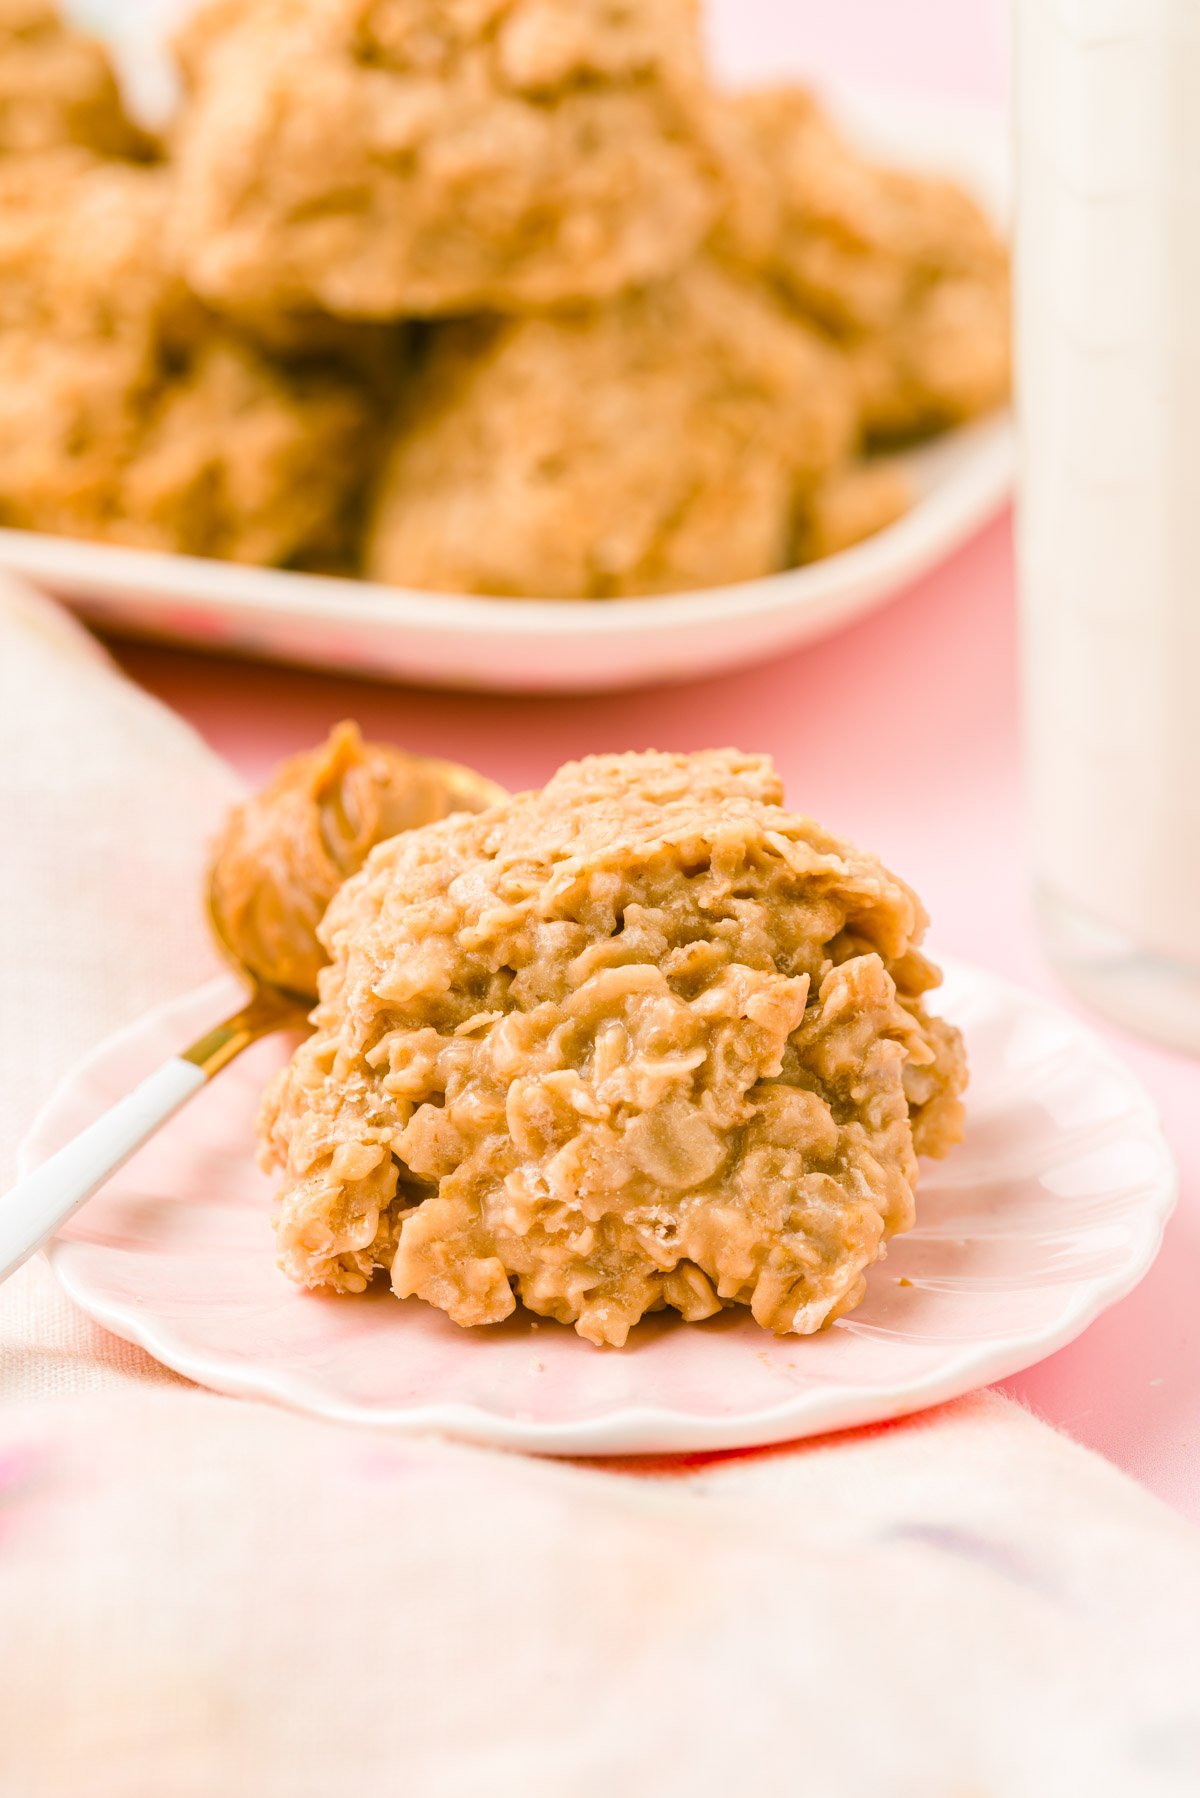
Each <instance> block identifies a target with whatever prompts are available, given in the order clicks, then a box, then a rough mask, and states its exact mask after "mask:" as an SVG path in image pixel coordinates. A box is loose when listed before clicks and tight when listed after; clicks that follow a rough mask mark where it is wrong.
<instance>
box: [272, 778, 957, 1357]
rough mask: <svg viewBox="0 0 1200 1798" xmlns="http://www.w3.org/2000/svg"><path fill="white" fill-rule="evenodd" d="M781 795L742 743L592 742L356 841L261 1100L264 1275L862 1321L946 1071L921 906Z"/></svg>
mask: <svg viewBox="0 0 1200 1798" xmlns="http://www.w3.org/2000/svg"><path fill="white" fill-rule="evenodd" d="M782 799H783V792H782V788H781V785H780V782H779V780H778V778H777V776H776V774H775V772H774V770H773V768H772V766H771V764H770V763H769V761H767V760H766V759H765V758H762V757H755V756H747V755H742V754H739V753H737V752H736V751H733V750H722V751H712V752H707V753H704V754H700V755H694V756H674V755H660V754H656V753H647V754H644V755H623V756H600V757H593V758H590V759H588V760H586V761H582V762H578V763H572V764H569V765H568V766H566V767H564V768H562V769H560V771H559V772H558V774H556V775H555V776H554V778H553V779H552V780H551V781H550V782H549V784H548V785H547V786H546V787H545V788H544V790H542V791H541V792H533V793H524V794H519V795H517V796H516V797H515V798H512V799H510V800H508V801H506V802H505V803H504V804H502V805H500V806H497V807H495V808H493V809H492V810H490V811H489V812H487V813H485V814H483V815H482V816H478V817H464V816H460V817H456V818H450V819H447V820H445V821H443V822H441V823H438V824H432V825H428V826H426V827H424V828H422V829H419V830H416V831H412V832H409V833H407V834H406V835H404V836H402V837H397V838H393V839H392V840H391V841H389V842H387V843H385V844H383V845H382V846H380V847H379V848H377V849H376V850H374V851H373V853H372V854H371V855H370V856H369V858H368V860H367V862H366V865H365V867H364V868H363V869H362V871H361V872H360V873H359V874H358V875H356V876H355V877H354V878H353V879H351V880H350V881H348V882H347V883H346V884H345V885H344V886H343V887H342V888H341V890H340V892H339V893H338V895H337V897H336V899H335V900H334V901H333V903H332V905H331V906H330V909H329V912H328V914H327V915H326V917H325V919H324V921H323V923H322V924H321V926H320V927H319V932H318V934H319V937H320V940H321V942H322V943H323V945H324V947H325V949H326V950H327V951H328V953H329V956H330V958H331V965H330V966H329V968H328V969H326V970H325V971H324V972H323V973H322V975H321V981H320V987H321V1002H320V1004H319V1005H318V1007H317V1009H316V1012H315V1013H314V1022H315V1026H316V1028H315V1032H314V1034H313V1036H312V1037H311V1038H309V1040H308V1041H306V1042H305V1043H303V1044H302V1045H301V1046H300V1048H299V1049H298V1050H297V1051H296V1053H295V1055H294V1056H293V1059H292V1062H291V1064H290V1066H289V1067H288V1068H287V1069H286V1070H284V1072H283V1073H282V1074H281V1076H280V1077H279V1078H278V1080H277V1081H276V1082H275V1083H274V1085H273V1087H272V1089H271V1090H270V1092H269V1093H268V1096H267V1100H266V1103H265V1106H264V1112H263V1119H262V1131H263V1139H264V1157H265V1160H266V1162H267V1164H268V1165H270V1166H275V1167H278V1168H280V1169H281V1170H282V1173H283V1185H282V1193H281V1202H280V1209H279V1219H278V1245H279V1256H280V1263H281V1266H282V1267H283V1269H284V1271H285V1272H286V1273H287V1274H288V1275H289V1276H290V1277H291V1278H292V1279H294V1280H296V1281H298V1282H299V1283H301V1284H304V1285H308V1286H314V1287H330V1288H334V1289H340V1290H342V1291H346V1292H361V1291H362V1290H364V1289H365V1287H366V1286H367V1284H368V1282H369V1281H370V1279H371V1277H372V1275H373V1274H374V1273H375V1271H376V1270H377V1269H379V1268H386V1269H388V1270H389V1271H390V1275H391V1281H392V1285H393V1287H394V1289H395V1291H396V1293H397V1294H398V1295H399V1296H401V1297H409V1296H414V1295H415V1296H417V1297H420V1298H423V1299H425V1300H427V1301H428V1302H429V1303H430V1304H433V1305H436V1306H438V1307H440V1308H441V1309H442V1310H444V1311H446V1312H447V1313H448V1314H449V1316H450V1317H451V1318H453V1319H454V1321H455V1322H456V1323H459V1324H463V1325H474V1324H484V1323H494V1322H497V1321H499V1320H500V1319H502V1318H504V1317H506V1316H507V1315H508V1314H509V1313H511V1312H512V1311H513V1310H514V1308H515V1306H516V1303H517V1300H518V1299H520V1300H521V1301H522V1302H523V1303H524V1304H525V1305H526V1306H527V1307H529V1308H530V1309H531V1310H533V1311H536V1312H539V1313H541V1314H543V1315H545V1316H549V1317H554V1318H557V1319H559V1320H561V1321H562V1322H565V1323H573V1324H574V1325H575V1327H576V1329H577V1330H578V1331H579V1333H580V1334H581V1335H583V1336H585V1337H586V1338H587V1339H588V1340H590V1341H591V1342H594V1343H597V1344H604V1343H607V1344H613V1345H616V1346H620V1345H621V1344H623V1343H624V1342H625V1339H626V1337H627V1335H628V1332H629V1330H630V1328H631V1327H632V1325H633V1324H635V1323H636V1322H637V1320H638V1319H639V1318H640V1317H641V1316H642V1315H643V1314H644V1313H646V1312H648V1311H654V1310H659V1309H661V1308H663V1307H664V1306H671V1307H673V1308H674V1309H675V1310H677V1311H678V1312H680V1313H681V1315H682V1316H683V1317H684V1318H686V1319H688V1320H696V1319H700V1318H704V1317H708V1316H711V1315H712V1314H713V1313H714V1312H716V1311H718V1310H720V1309H721V1308H722V1307H723V1306H727V1305H735V1304H741V1305H747V1306H749V1307H750V1309H751V1311H752V1313H753V1315H754V1317H755V1319H756V1320H757V1321H758V1322H759V1323H760V1324H762V1325H763V1326H764V1327H765V1328H768V1329H771V1330H774V1331H777V1332H780V1333H784V1332H798V1333H800V1334H808V1333H810V1332H812V1331H814V1330H817V1329H819V1328H821V1327H822V1326H823V1325H824V1324H827V1323H829V1322H831V1321H832V1320H833V1319H834V1318H836V1317H838V1316H840V1315H842V1314H843V1313H845V1312H846V1311H848V1310H850V1309H851V1308H852V1307H853V1306H854V1305H856V1304H857V1303H858V1302H859V1300H860V1299H861V1298H862V1296H863V1292H864V1290H865V1276H866V1272H867V1269H868V1268H869V1267H870V1266H871V1264H872V1263H873V1262H874V1261H875V1260H877V1259H878V1258H879V1256H880V1255H881V1253H882V1252H883V1246H884V1243H885V1242H886V1239H887V1238H888V1237H889V1236H891V1235H893V1234H894V1233H896V1232H897V1231H901V1230H905V1229H907V1228H909V1227H910V1225H911V1224H912V1221H913V1190H914V1186H915V1184H916V1179H917V1154H918V1153H919V1152H926V1153H932V1154H941V1153H944V1152H945V1151H946V1150H947V1149H948V1148H949V1147H950V1146H951V1145H952V1144H953V1143H954V1142H956V1141H957V1140H958V1138H959V1135H960V1132H961V1121H962V1110H961V1104H960V1097H959V1095H960V1094H961V1092H962V1090H963V1087H964V1086H965V1084H966V1068H965V1061H964V1056H963V1049H962V1043H961V1040H960V1038H959V1035H958V1033H957V1031H955V1030H954V1029H953V1028H952V1027H951V1026H949V1025H948V1024H946V1023H944V1022H943V1021H942V1020H940V1019H938V1018H936V1017H931V1016H930V1015H929V1014H928V1013H927V1012H926V1009H925V1004H924V995H925V993H926V992H927V990H928V989H929V988H930V987H932V986H934V985H936V984H937V981H938V979H939V976H938V973H937V970H936V969H935V968H934V967H933V966H932V965H931V964H930V963H929V962H928V961H927V960H926V959H925V958H924V957H923V956H922V955H921V953H920V951H919V948H918V945H919V943H920V940H921V937H922V934H923V932H924V928H925V922H926V919H925V914H924V911H923V909H922V907H921V905H920V902H919V901H918V899H917V898H916V896H915V895H914V894H913V893H912V892H911V891H910V890H909V888H907V887H906V886H905V885H904V884H903V883H902V882H901V881H899V880H898V879H896V877H895V876H894V875H892V874H890V873H889V872H888V871H887V870H886V869H885V868H884V867H883V866H882V865H881V864H880V863H879V862H878V861H877V860H875V858H874V857H873V856H870V855H864V854H862V853H860V852H859V851H858V850H856V849H854V848H852V847H851V846H850V845H849V844H846V843H844V842H841V841H839V839H837V838H836V837H834V836H832V835H830V834H829V833H828V832H827V831H824V830H822V829H821V828H820V826H819V825H817V824H815V823H813V822H812V820H811V819H806V818H803V817H799V816H795V815H793V814H791V813H789V812H788V811H786V810H784V808H783V805H782Z"/></svg>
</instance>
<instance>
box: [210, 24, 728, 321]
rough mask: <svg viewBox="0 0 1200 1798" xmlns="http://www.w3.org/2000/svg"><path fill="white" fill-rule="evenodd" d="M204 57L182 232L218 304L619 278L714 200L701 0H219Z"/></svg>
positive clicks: (495, 295)
mask: <svg viewBox="0 0 1200 1798" xmlns="http://www.w3.org/2000/svg"><path fill="white" fill-rule="evenodd" d="M184 61H185V67H186V70H187V74H188V80H189V85H190V102H189V104H188V106H187V108H186V111H185V114H184V117H183V120H182V123H181V126H180V130H179V133H178V139H177V153H178V158H179V169H180V197H179V211H178V219H177V226H178V233H179V240H180V244H181V247H182V253H183V257H184V262H185V266H186V269H187V273H188V276H189V278H190V280H191V282H192V284H193V286H194V287H195V289H196V291H197V292H198V293H199V294H201V295H202V296H203V297H204V298H206V299H207V300H209V301H211V302H212V303H214V304H217V305H220V306H225V307H228V308H232V309H234V310H239V309H242V308H250V309H255V310H258V311H260V312H266V311H270V310H272V309H274V310H282V311H288V310H293V309H296V308H297V307H299V308H304V307H306V306H316V307H320V308H323V309H324V310H326V311H328V312H330V313H334V314H339V315H342V316H344V317H350V318H374V319H379V318H392V317H396V316H399V315H401V314H429V313H441V312H446V311H458V312H461V311H469V310H472V309H475V308H482V307H499V308H501V309H506V308H511V307H518V308H520V307H527V306H546V305H554V304H559V303H561V302H564V301H571V300H580V299H590V298H597V297H603V296H607V295H610V294H613V293H616V292H618V291H619V290H620V289H621V288H623V287H626V286H628V285H630V284H632V283H637V282H644V281H647V280H650V279H652V278H655V277H657V276H660V275H663V274H666V273H669V272H670V271H671V270H672V269H673V268H676V267H678V266H679V265H680V264H681V263H682V262H683V261H684V260H685V259H686V258H687V257H688V256H689V255H690V253H691V252H692V251H693V250H694V249H695V247H696V245H697V244H698V242H699V241H700V239H701V238H702V236H703V235H704V233H705V231H706V230H707V229H708V227H709V224H710V222H711V219H712V217H713V215H714V210H715V205H716V198H715V195H716V188H715V182H714V178H713V170H712V165H711V160H710V155H709V151H708V148H707V145H706V143H705V141H704V135H703V128H704V121H705V117H706V109H705V106H704V103H703V102H704V87H703V67H702V61H701V55H700V40H699V21H698V16H697V11H696V7H695V5H694V3H693V0H572V4H570V5H569V6H568V5H564V4H562V0H217V4H216V5H215V6H214V7H213V8H211V9H210V10H209V11H208V12H207V13H204V14H201V16H200V18H199V20H198V21H197V22H196V24H195V25H194V26H193V27H192V29H191V32H190V35H189V36H187V37H185V39H184Z"/></svg>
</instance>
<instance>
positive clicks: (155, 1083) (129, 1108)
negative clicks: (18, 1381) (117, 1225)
mask: <svg viewBox="0 0 1200 1798" xmlns="http://www.w3.org/2000/svg"><path fill="white" fill-rule="evenodd" d="M204 1081H205V1073H204V1069H203V1068H202V1067H199V1066H197V1064H196V1063H195V1062H192V1061H184V1060H183V1058H182V1057H181V1056H178V1055H177V1056H174V1057H173V1058H172V1059H171V1060H170V1061H167V1062H164V1063H163V1065H162V1067H161V1068H159V1069H158V1071H157V1072H156V1073H154V1074H151V1075H150V1077H149V1078H148V1079H146V1080H143V1081H142V1083H141V1085H140V1086H135V1087H134V1089H133V1091H132V1092H131V1093H128V1094H127V1095H126V1097H125V1098H123V1099H121V1100H119V1101H118V1103H117V1104H116V1105H114V1106H112V1108H111V1109H110V1110H108V1111H106V1112H105V1113H104V1115H103V1117H98V1118H97V1119H96V1121H95V1123H94V1124H89V1125H88V1127H87V1129H86V1130H84V1131H83V1132H82V1134H81V1135H79V1136H77V1137H75V1138H74V1140H73V1141H72V1142H69V1143H66V1144H64V1146H63V1147H62V1148H61V1149H59V1151H58V1153H57V1154H55V1155H51V1157H50V1159H49V1161H44V1162H43V1163H42V1165H41V1167H39V1168H35V1169H34V1171H33V1173H32V1174H28V1175H27V1176H26V1178H25V1179H24V1180H21V1181H19V1182H18V1184H17V1185H16V1186H14V1187H13V1189H12V1190H11V1192H8V1193H6V1194H5V1196H4V1198H3V1199H0V1280H6V1279H7V1278H8V1276H9V1274H11V1273H15V1272H16V1270H17V1268H18V1267H20V1265H21V1263H22V1262H23V1261H27V1260H28V1259H29V1257H30V1255H32V1254H33V1252H34V1250H35V1249H39V1248H41V1246H42V1244H43V1243H44V1242H46V1241H47V1240H48V1238H49V1237H51V1236H53V1235H54V1232H55V1231H56V1230H60V1229H61V1228H62V1226H63V1225H64V1224H65V1223H66V1221H67V1219H68V1218H69V1217H73V1216H74V1214H75V1212H76V1211H78V1209H79V1207H80V1206H81V1205H82V1204H83V1202H84V1200H85V1199H90V1198H91V1196H92V1194H93V1193H94V1192H95V1191H96V1188H97V1187H98V1186H102V1185H103V1184H104V1182H105V1181H106V1180H107V1179H108V1177H109V1175H110V1174H115V1173H116V1171H117V1169H118V1168H119V1167H120V1166H121V1165H122V1164H123V1163H124V1162H126V1161H128V1159H129V1157H130V1156H131V1155H132V1154H133V1152H134V1150H135V1149H138V1148H140V1147H141V1145H142V1144H143V1143H144V1142H145V1140H146V1138H147V1137H148V1136H153V1134H154V1132H155V1131H156V1130H157V1129H158V1127H159V1125H160V1124H165V1123H166V1121H167V1119H168V1118H169V1117H172V1116H173V1115H174V1114H175V1112H177V1111H178V1110H179V1107H180V1106H181V1105H182V1104H184V1102H185V1101H186V1100H188V1099H190V1098H191V1096H192V1094H193V1093H194V1092H198V1091H199V1089H200V1088H201V1087H202V1086H203V1085H204Z"/></svg>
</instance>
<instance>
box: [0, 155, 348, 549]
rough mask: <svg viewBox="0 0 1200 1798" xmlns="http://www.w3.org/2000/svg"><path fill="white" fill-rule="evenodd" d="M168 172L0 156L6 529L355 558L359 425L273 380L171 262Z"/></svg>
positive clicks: (296, 371)
mask: <svg viewBox="0 0 1200 1798" xmlns="http://www.w3.org/2000/svg"><path fill="white" fill-rule="evenodd" d="M170 194H171V177H170V175H169V173H168V171H166V170H165V169H161V168H157V167H141V166H139V165H137V164H135V163H131V162H121V161H117V160H101V159H97V158H93V157H91V156H89V155H88V154H87V153H86V152H82V151H72V150H64V151H59V152H53V153H47V154H46V155H44V156H32V155H31V156H25V157H21V158H8V159H0V523H3V524H6V525H11V526H17V527H21V528H25V529H31V530H42V531H54V532H59V533H61V534H63V535H67V536H84V537H98V538H107V539H109V540H112V541H119V542H125V543H133V544H139V545H143V546H146V547H149V548H155V549H167V550H177V551H183V552H185V553H192V554H199V555H222V556H226V557H228V558H229V559H231V560H234V561H248V562H276V563H287V562H292V561H305V562H312V561H319V562H322V563H325V562H336V561H337V560H338V559H339V558H340V557H343V556H345V555H347V554H348V553H349V548H350V533H351V529H352V526H353V510H354V506H355V504H356V500H357V492H358V490H359V489H361V488H362V487H363V486H364V485H365V480H366V467H367V463H368V458H369V454H370V449H371V445H372V444H373V441H374V438H373V435H372V420H373V414H372V410H371V408H370V407H369V406H368V405H367V404H366V402H365V401H364V399H363V397H362V394H361V392H360V391H359V389H358V388H357V387H356V386H355V384H354V383H353V382H352V381H351V380H350V379H349V378H342V377H341V376H340V375H337V374H334V373H333V372H331V371H329V370H327V369H325V368H319V367H316V366H313V365H308V364H305V365H297V366H295V367H289V368H287V369H286V370H285V368H284V367H283V365H282V364H280V363H278V362H275V361H272V360H271V359H269V358H268V357H266V356H264V355H263V354H261V353H260V352H259V351H258V350H257V349H256V348H255V347H254V346H253V345H251V344H249V343H247V342H244V341H242V340H241V339H239V338H238V337H237V336H236V334H234V333H232V332H230V331H228V330H227V329H226V328H224V327H223V326H221V325H220V324H218V323H217V322H216V321H214V320H213V319H212V318H211V317H210V316H208V315H207V314H206V313H205V312H204V310H203V309H202V308H200V307H198V306H197V305H196V303H195V302H194V300H192V299H191V298H190V296H189V295H188V294H187V293H186V291H185V290H184V288H183V286H182V284H181V283H180V281H179V280H178V277H177V276H176V275H175V274H174V272H173V270H172V268H171V266H170V263H169V261H168V258H167V255H166V252H165V248H164V237H165V225H166V218H167V213H168V210H169V205H170Z"/></svg>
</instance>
